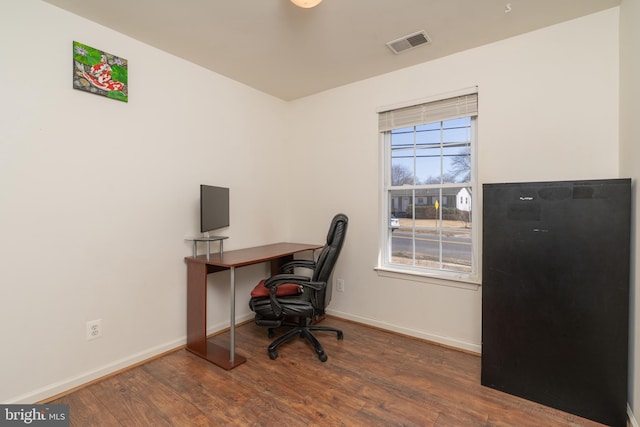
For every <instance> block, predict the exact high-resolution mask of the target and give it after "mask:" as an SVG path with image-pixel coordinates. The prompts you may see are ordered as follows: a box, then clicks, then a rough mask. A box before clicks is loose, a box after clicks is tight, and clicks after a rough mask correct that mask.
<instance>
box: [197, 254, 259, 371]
mask: <svg viewBox="0 0 640 427" xmlns="http://www.w3.org/2000/svg"><path fill="white" fill-rule="evenodd" d="M207 274H208V270H207V266H206V265H205V264H202V263H197V262H188V263H187V350H188V351H190V352H191V353H193V354H195V355H197V356H200V357H202V358H203V359H206V360H208V361H209V362H211V363H214V364H216V365H218V366H220V367H221V368H224V369H226V370H230V369H233V368H235V367H236V366H238V365H240V364H242V363H244V362H246V361H247V359H246V358H245V357H242V356H240V355H237V354H235V286H234V285H235V283H234V280H235V277H234V275H235V272H234V271H233V268H232V269H231V307H232V309H231V325H230V331H231V346H230V347H231V348H230V349H226V348H224V347H222V346H220V345H217V344H214V343H212V342H208V341H207Z"/></svg>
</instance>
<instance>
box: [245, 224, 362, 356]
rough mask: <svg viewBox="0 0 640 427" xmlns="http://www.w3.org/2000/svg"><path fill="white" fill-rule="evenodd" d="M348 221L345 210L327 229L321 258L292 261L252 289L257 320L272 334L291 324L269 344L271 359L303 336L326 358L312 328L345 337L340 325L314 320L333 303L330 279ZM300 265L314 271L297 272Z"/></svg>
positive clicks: (341, 337) (340, 337)
mask: <svg viewBox="0 0 640 427" xmlns="http://www.w3.org/2000/svg"><path fill="white" fill-rule="evenodd" d="M348 221H349V220H348V218H347V216H346V215H344V214H338V215H336V216H335V217H334V218H333V221H331V226H330V227H329V232H328V233H327V243H326V245H325V246H324V247H323V248H322V251H321V252H320V255H319V256H318V259H317V261H312V260H294V261H291V262H288V263H286V264H284V265H283V266H282V271H283V274H278V275H276V276H272V277H270V278H268V279H266V280H263V281H261V282H260V283H259V284H258V285H257V286H256V287H255V288H254V290H253V291H252V292H251V300H250V301H249V307H251V310H253V311H254V312H255V313H256V315H255V322H256V324H258V325H260V326H266V327H268V328H269V338H272V337H273V332H274V330H275V329H276V328H279V327H289V328H291V329H290V330H289V331H287V332H286V333H285V334H284V335H282V336H281V337H279V338H278V339H276V340H275V341H273V342H272V343H271V344H270V345H269V347H268V352H269V357H270V358H271V359H275V358H276V357H278V352H277V351H276V349H277V348H278V346H279V345H280V344H282V343H284V342H285V341H288V340H289V339H291V338H293V337H295V336H300V337H301V338H303V337H304V338H306V339H307V340H309V342H310V343H311V345H312V346H313V348H314V350H315V351H316V354H317V355H318V357H319V358H320V360H321V361H322V362H325V361H326V360H327V355H326V354H325V352H324V349H323V348H322V345H321V344H320V342H319V341H318V340H317V338H316V337H315V336H314V335H313V334H312V333H311V331H328V332H335V333H336V334H337V337H338V339H339V340H341V339H343V334H342V331H341V330H340V329H337V328H333V327H330V326H321V325H313V324H312V322H313V321H314V320H317V319H318V318H319V317H320V316H322V315H324V310H325V308H326V306H327V305H328V304H329V298H328V297H327V289H328V288H329V290H330V283H329V279H330V277H331V273H332V272H333V268H334V266H335V264H336V261H337V260H338V255H340V250H341V249H342V244H343V243H344V238H345V235H346V232H347V224H348ZM300 267H302V268H306V269H310V270H312V272H313V274H312V275H311V276H310V277H308V276H303V275H298V274H293V271H294V269H295V268H300ZM293 317H295V318H297V320H298V322H297V323H292V322H290V321H288V319H290V318H293Z"/></svg>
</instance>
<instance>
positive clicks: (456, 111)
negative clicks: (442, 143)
mask: <svg viewBox="0 0 640 427" xmlns="http://www.w3.org/2000/svg"><path fill="white" fill-rule="evenodd" d="M477 115H478V94H477V93H470V94H467V95H461V96H455V97H452V98H446V99H441V100H438V101H432V102H427V103H424V104H418V105H412V106H410V107H403V108H398V109H395V110H389V111H382V112H380V113H378V127H379V130H380V132H386V131H390V130H392V129H400V128H405V127H410V126H418V125H421V124H425V123H433V122H439V121H442V120H451V119H458V118H460V117H469V116H477Z"/></svg>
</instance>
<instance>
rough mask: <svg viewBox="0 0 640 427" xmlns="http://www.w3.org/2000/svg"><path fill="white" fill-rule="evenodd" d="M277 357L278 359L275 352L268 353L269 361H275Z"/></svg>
mask: <svg viewBox="0 0 640 427" xmlns="http://www.w3.org/2000/svg"><path fill="white" fill-rule="evenodd" d="M277 357H278V352H277V351H270V352H269V359H271V360H276V358H277Z"/></svg>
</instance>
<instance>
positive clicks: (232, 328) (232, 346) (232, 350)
mask: <svg viewBox="0 0 640 427" xmlns="http://www.w3.org/2000/svg"><path fill="white" fill-rule="evenodd" d="M229 291H230V295H231V307H230V310H229V312H230V313H231V316H230V317H231V318H230V319H229V335H230V338H229V340H230V342H229V362H230V363H231V364H232V365H233V363H234V362H235V358H236V268H235V267H231V289H230V290H229Z"/></svg>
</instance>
